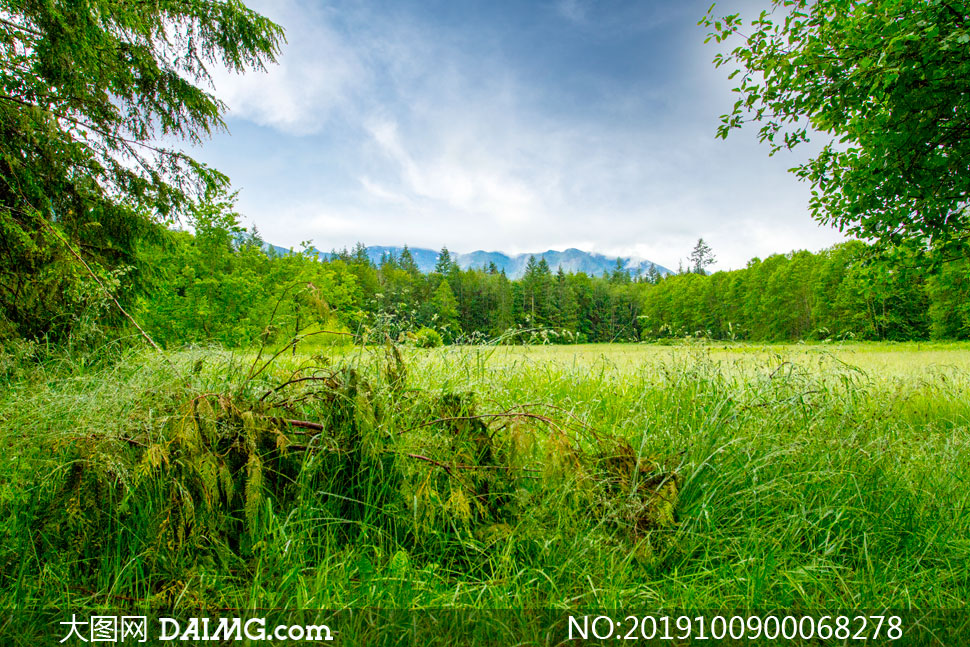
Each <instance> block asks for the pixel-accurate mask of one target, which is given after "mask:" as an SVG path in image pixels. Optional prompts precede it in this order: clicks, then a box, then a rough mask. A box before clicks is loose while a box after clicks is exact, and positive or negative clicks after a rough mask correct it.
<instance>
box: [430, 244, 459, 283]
mask: <svg viewBox="0 0 970 647" xmlns="http://www.w3.org/2000/svg"><path fill="white" fill-rule="evenodd" d="M456 269H458V265H457V264H456V263H455V262H454V261H453V260H451V253H450V252H449V251H448V248H447V247H442V248H441V251H440V252H438V261H437V262H436V263H435V265H434V271H435V272H437V273H438V274H441V275H442V276H447V275H449V274H451V273H452V272H454V271H455V270H456Z"/></svg>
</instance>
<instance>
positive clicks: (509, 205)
mask: <svg viewBox="0 0 970 647" xmlns="http://www.w3.org/2000/svg"><path fill="white" fill-rule="evenodd" d="M247 4H248V5H250V6H251V7H253V8H254V9H256V10H258V11H260V12H261V13H264V14H265V15H267V16H269V17H270V18H272V19H274V20H275V21H277V22H278V23H279V24H281V25H282V26H283V27H284V28H285V29H286V35H287V40H288V43H287V44H286V46H285V47H284V49H283V54H282V57H281V59H280V64H279V65H277V66H273V67H272V68H271V69H269V70H268V72H267V73H253V72H251V73H249V74H247V75H244V76H237V75H231V74H228V73H225V72H222V71H216V73H215V74H214V79H215V91H216V95H217V96H218V97H219V98H221V99H222V100H223V101H225V102H226V103H227V104H228V106H229V108H230V111H229V114H228V120H227V121H228V125H229V129H230V132H229V133H227V134H219V135H216V136H215V137H214V138H213V139H212V140H211V141H209V142H207V143H206V144H205V146H204V147H203V148H201V149H199V150H197V151H195V154H196V156H197V157H199V158H201V159H203V160H205V161H207V162H209V163H211V164H213V165H214V166H216V167H217V168H219V169H220V170H222V171H223V172H225V173H227V174H228V175H229V176H230V177H231V178H232V180H233V185H234V187H235V188H236V189H239V190H240V197H239V204H238V206H239V210H240V212H241V213H242V214H243V215H244V219H245V221H246V222H247V223H249V224H255V225H256V226H257V227H258V228H259V230H260V232H262V234H263V236H264V238H265V239H266V240H268V241H270V242H273V243H275V244H279V245H284V246H296V245H299V243H300V242H301V241H305V240H311V241H312V242H313V243H314V244H315V245H316V246H317V247H319V248H321V249H330V248H332V247H343V246H350V245H352V244H353V243H354V242H356V241H361V242H363V243H365V244H368V245H397V244H403V243H408V244H409V245H411V246H415V247H431V248H434V249H437V248H440V247H441V246H442V245H447V246H448V247H449V248H450V249H453V250H456V251H472V250H475V249H485V250H498V251H504V252H508V253H519V252H530V251H543V250H546V249H564V248H567V247H578V248H581V249H585V250H588V251H596V252H601V253H605V254H617V255H625V256H626V255H632V256H637V257H640V258H647V259H650V260H653V261H655V262H657V263H660V264H661V265H665V266H668V267H676V266H677V264H678V261H679V259H681V258H686V256H687V254H688V253H689V251H690V249H691V247H693V244H694V242H695V241H696V240H697V238H699V237H703V238H704V239H705V240H706V241H707V242H708V243H709V244H710V245H711V247H712V248H713V249H714V251H715V253H716V255H717V257H718V261H719V262H718V264H717V268H718V269H727V268H732V267H733V268H736V267H742V266H743V265H744V264H745V263H746V262H747V260H748V259H749V258H751V257H753V256H762V257H763V256H766V255H768V254H771V253H774V252H787V251H790V250H792V249H805V248H807V249H813V250H816V249H820V248H822V247H826V246H828V245H830V244H833V243H835V242H838V241H839V240H841V237H840V235H839V234H838V232H836V231H834V230H832V229H829V228H826V227H820V226H818V225H817V224H815V222H814V221H812V220H811V218H810V217H809V215H808V213H807V208H806V205H807V201H808V187H807V186H805V185H803V184H800V183H798V182H797V181H796V180H795V178H794V177H793V176H791V175H790V174H788V173H786V169H787V168H788V167H790V166H792V165H794V164H795V163H796V162H797V161H798V159H797V158H796V157H794V156H792V155H790V154H788V155H785V154H779V155H777V156H775V157H773V158H769V157H768V156H767V150H766V149H765V148H764V147H762V146H759V145H758V144H757V142H756V141H755V138H754V133H753V131H752V132H741V133H737V134H735V135H732V137H730V138H729V139H728V140H727V141H721V140H716V139H715V138H714V131H715V129H716V127H717V123H718V116H719V115H720V114H722V113H723V112H726V111H727V110H728V109H729V108H730V106H731V105H732V104H733V102H734V96H733V95H732V93H731V92H730V88H731V83H730V82H729V81H727V80H726V78H725V72H724V70H720V71H718V70H715V69H714V68H713V65H712V64H711V59H712V58H713V56H714V54H715V53H716V50H715V49H714V46H713V45H704V43H703V41H704V37H705V33H704V30H703V29H702V28H701V27H698V26H697V25H696V23H697V20H698V19H699V18H700V17H701V16H702V15H703V13H704V12H705V11H706V10H707V7H708V6H709V2H708V0H703V1H702V2H693V1H690V0H685V1H684V2H676V1H655V0H650V1H647V0H640V1H619V0H616V1H610V0H601V1H599V2H594V1H593V0H556V1H554V0H550V1H548V2H547V1H536V2H526V1H518V2H507V1H501V0H492V1H490V2H463V1H460V0H452V1H447V2H446V1H439V0H422V1H417V2H411V1H407V0H403V1H402V0H398V1H387V2H375V1H370V0H333V1H324V0H249V2H247ZM739 5H740V7H739ZM744 5H747V8H748V9H749V10H753V9H752V8H753V7H758V6H759V3H757V2H755V1H754V0H736V1H733V2H725V3H720V4H719V6H720V7H721V11H723V12H729V11H733V10H735V9H736V8H745V6H744Z"/></svg>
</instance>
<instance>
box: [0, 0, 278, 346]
mask: <svg viewBox="0 0 970 647" xmlns="http://www.w3.org/2000/svg"><path fill="white" fill-rule="evenodd" d="M282 38H283V35H282V30H281V28H280V27H278V26H277V25H275V24H274V23H272V22H271V21H269V20H267V19H266V18H264V17H262V16H260V15H259V14H257V13H255V12H253V11H251V10H249V9H247V8H246V7H245V6H244V5H242V4H241V3H240V2H238V0H142V1H133V2H118V1H116V0H84V1H77V2H75V1H71V2H67V1H57V0H53V1H52V0H46V1H45V0H0V328H2V327H7V328H8V329H9V328H12V329H13V331H14V332H15V333H19V334H22V335H27V336H34V337H36V336H42V335H50V334H54V333H56V331H57V329H59V328H60V329H66V328H68V327H69V322H68V321H67V319H69V317H67V318H66V317H65V313H70V312H73V311H76V308H75V307H67V306H66V305H65V303H64V300H65V299H68V300H70V299H71V298H74V297H68V296H65V295H71V294H74V293H81V292H83V289H81V286H82V285H83V283H84V280H85V279H84V278H83V275H84V274H85V272H84V271H81V272H80V273H79V272H78V268H77V266H76V265H77V263H76V261H78V260H82V261H83V263H85V264H87V265H88V268H89V269H91V268H93V269H91V271H92V272H96V273H97V274H99V275H101V277H102V278H107V277H109V276H113V277H115V278H116V279H118V280H124V279H125V278H126V277H127V279H128V280H132V279H131V276H130V275H131V274H132V271H133V268H135V267H136V266H137V264H138V261H137V257H136V253H135V251H136V246H137V243H138V241H139V240H141V239H143V238H144V237H145V236H146V235H148V234H150V233H155V234H159V233H160V228H159V227H158V225H159V224H162V223H171V222H172V220H173V219H174V218H176V217H178V216H179V215H180V214H183V213H187V212H188V210H190V209H192V208H193V205H195V204H197V203H199V202H200V201H203V200H204V199H205V198H206V197H207V196H211V195H213V194H215V193H218V192H219V191H221V190H222V189H224V188H225V186H226V185H227V179H226V178H225V176H223V175H221V174H220V173H218V172H217V171H215V170H213V169H210V168H207V167H206V166H204V165H203V164H200V163H198V162H196V161H195V160H193V159H192V158H191V157H189V156H188V155H186V154H185V153H184V152H182V151H180V150H177V149H174V148H171V147H169V146H167V145H165V144H164V143H162V142H171V141H176V140H184V141H188V142H190V143H197V142H199V141H200V140H201V139H202V138H204V137H205V136H207V135H208V134H210V133H212V132H213V131H214V130H216V129H220V128H223V127H224V123H223V121H222V118H221V115H222V113H223V111H224V108H225V106H224V105H223V104H222V103H221V102H220V101H219V100H218V99H216V98H215V96H213V94H212V93H211V92H209V91H207V90H206V89H205V86H206V84H207V83H208V82H209V81H210V76H209V69H210V67H211V66H212V65H224V66H227V67H228V68H230V69H232V70H235V71H243V70H245V69H248V68H257V69H258V68H262V67H263V66H264V65H265V64H267V63H270V62H274V61H275V59H276V56H277V54H278V51H279V46H280V43H281V41H282ZM78 298H80V297H78ZM75 305H76V304H75ZM8 332H9V331H8Z"/></svg>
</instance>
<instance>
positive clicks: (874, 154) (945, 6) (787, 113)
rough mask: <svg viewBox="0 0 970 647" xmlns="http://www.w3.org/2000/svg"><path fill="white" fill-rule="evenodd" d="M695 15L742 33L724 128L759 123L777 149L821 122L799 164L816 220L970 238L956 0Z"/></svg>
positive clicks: (959, 245)
mask: <svg viewBox="0 0 970 647" xmlns="http://www.w3.org/2000/svg"><path fill="white" fill-rule="evenodd" d="M714 10H715V7H714V5H712V6H711V9H710V11H709V12H708V14H707V15H706V16H705V17H704V18H703V19H702V20H701V24H702V25H704V26H706V27H707V28H708V29H711V30H712V31H711V33H710V36H709V37H708V40H710V39H714V40H716V41H717V42H719V43H725V44H728V43H736V42H738V41H739V40H740V43H739V44H737V46H735V47H734V48H733V49H731V51H730V52H729V53H726V54H725V53H721V54H718V55H717V57H716V58H715V65H716V66H717V67H721V66H733V67H735V69H734V71H733V72H732V73H731V75H730V78H735V77H739V83H738V86H737V87H736V88H735V91H736V92H737V93H739V95H740V96H739V98H738V100H737V102H736V103H735V104H734V108H733V110H732V111H731V112H730V113H729V114H726V115H724V116H722V118H721V125H720V126H719V128H718V135H719V136H720V137H727V135H728V133H729V132H730V131H731V130H733V129H735V128H740V127H742V126H743V125H744V124H745V123H747V122H749V121H752V122H757V123H760V124H761V125H760V128H759V138H760V139H761V141H763V142H767V143H768V144H769V146H770V147H771V152H772V153H775V152H777V151H779V150H782V149H792V148H795V147H796V146H798V145H799V144H801V143H803V142H807V141H809V139H810V138H812V137H813V136H815V135H816V133H821V134H823V135H827V136H829V137H830V140H829V142H828V143H827V144H826V145H825V146H824V148H822V150H821V152H819V153H818V154H817V155H815V156H814V157H813V158H812V159H810V160H809V161H808V162H805V163H803V164H800V165H799V166H797V167H796V168H794V169H792V170H793V171H794V173H795V174H796V175H797V176H798V177H799V178H801V179H803V180H807V181H808V182H810V183H811V184H812V187H813V191H812V199H811V202H810V207H811V210H812V213H813V215H814V216H815V217H816V218H817V219H818V220H820V221H822V222H826V223H831V224H834V225H836V226H838V227H839V229H840V230H843V231H848V232H849V233H852V234H855V235H857V236H859V237H861V238H864V239H873V240H876V241H879V242H880V243H881V244H883V245H886V246H894V245H899V244H903V243H907V244H911V245H912V246H913V247H915V248H916V249H926V248H933V249H935V250H937V251H940V252H943V254H944V255H945V256H946V255H952V254H957V255H965V253H966V244H967V242H968V238H970V215H968V211H967V202H968V197H970V175H968V174H967V172H966V169H967V167H968V164H970V137H968V133H970V109H968V104H967V101H966V96H967V94H968V92H970V48H968V46H967V43H968V41H970V28H968V25H970V13H968V9H967V6H966V3H964V2H951V1H949V0H876V1H873V0H820V1H809V0H795V1H788V0H772V1H771V2H770V11H763V12H761V14H760V15H759V16H758V17H757V18H755V19H753V20H752V21H750V24H749V25H747V26H745V25H744V21H743V20H742V18H741V16H740V15H739V14H733V15H730V16H725V17H723V18H719V19H718V18H715V15H714V13H713V12H714Z"/></svg>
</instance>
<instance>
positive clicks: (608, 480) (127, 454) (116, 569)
mask: <svg viewBox="0 0 970 647" xmlns="http://www.w3.org/2000/svg"><path fill="white" fill-rule="evenodd" d="M18 352H20V355H15V354H14V353H13V352H12V351H11V352H7V353H6V354H5V355H4V357H3V360H2V362H0V380H2V383H3V387H4V392H3V394H2V396H0V441H2V443H3V446H4V448H5V451H4V453H3V455H2V463H0V533H2V534H0V537H2V541H0V551H2V552H0V597H2V599H3V600H4V605H5V606H6V607H7V608H35V607H43V606H56V607H59V608H69V607H70V606H71V605H74V606H75V607H77V606H84V605H87V606H97V605H113V604H114V605H118V604H124V605H127V606H132V605H136V606H137V605H142V606H144V607H151V608H179V607H192V608H238V609H252V608H279V607H287V608H297V607H299V608H329V609H340V608H359V607H387V608H441V607H457V608H477V609H486V608H564V609H565V608H582V607H586V608H612V607H624V608H634V607H640V608H647V607H649V608H678V607H679V608H709V609H710V608H729V609H737V608H765V607H772V608H782V607H783V608H821V607H827V608H900V607H914V608H955V607H959V608H963V607H964V605H965V604H966V603H965V600H966V599H968V594H970V578H968V572H970V571H968V567H967V564H970V559H968V558H970V542H968V541H967V539H966V537H968V536H970V533H968V531H970V512H968V509H967V502H968V496H970V488H968V487H967V484H966V482H965V476H964V469H965V466H966V465H967V464H968V459H970V451H968V445H967V440H968V426H970V404H968V403H970V398H968V394H970V388H968V377H967V375H965V374H961V373H959V372H955V371H954V372H949V373H943V372H941V373H939V374H935V375H929V374H927V375H922V376H920V377H914V378H911V379H910V378H907V379H898V380H884V379H878V376H871V375H868V374H866V373H864V372H862V371H860V370H858V369H854V368H853V367H851V366H848V365H845V364H843V363H842V362H840V361H838V360H835V359H833V358H832V357H831V356H829V355H826V354H825V353H819V355H818V357H817V359H816V360H815V361H814V363H812V362H808V361H799V362H793V361H789V360H788V359H786V358H785V357H783V356H778V357H772V358H768V359H765V360H762V359H758V360H749V363H748V364H746V365H744V366H742V367H732V366H728V365H725V363H723V362H714V361H712V360H711V359H710V358H709V357H706V356H705V355H704V353H703V352H696V353H692V354H691V355H689V356H687V357H684V358H681V359H678V360H669V361H664V362H658V363H655V364H651V365H645V366H642V367H639V368H634V369H623V370H619V369H615V368H612V367H610V366H609V365H608V364H599V365H597V366H595V367H589V366H584V367H570V366H569V365H568V364H565V365H556V364H552V363H548V364H523V365H518V366H496V365H495V364H494V363H493V362H492V361H491V360H490V357H489V356H488V352H489V351H488V350H487V349H473V350H455V349H439V350H436V351H422V350H415V349H406V350H403V351H402V350H401V349H399V348H397V347H394V346H390V345H388V346H375V347H368V348H358V349H357V350H356V351H354V352H348V353H344V354H341V355H338V356H335V357H329V358H328V357H313V358H311V357H306V356H304V355H301V354H296V355H291V354H290V353H288V352H283V353H280V354H279V356H278V357H276V358H275V359H269V360H267V359H266V358H254V357H253V355H252V354H231V353H228V352H226V351H222V350H219V349H207V350H206V349H203V350H191V351H184V352H181V353H177V354H174V355H172V356H171V358H170V360H166V359H163V358H161V357H159V356H157V355H154V354H149V353H145V352H133V351H124V350H115V351H112V353H113V356H112V357H110V358H107V359H100V360H97V361H91V360H89V359H85V358H82V357H80V356H77V355H74V356H63V357H53V356H52V357H47V358H44V359H38V358H37V357H33V358H31V357H30V356H29V355H30V353H29V352H27V351H23V350H22V349H21V351H18ZM402 353H403V355H402ZM102 355H105V353H102ZM739 361H740V360H739ZM755 361H756V362H757V363H756V364H751V363H750V362H755Z"/></svg>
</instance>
